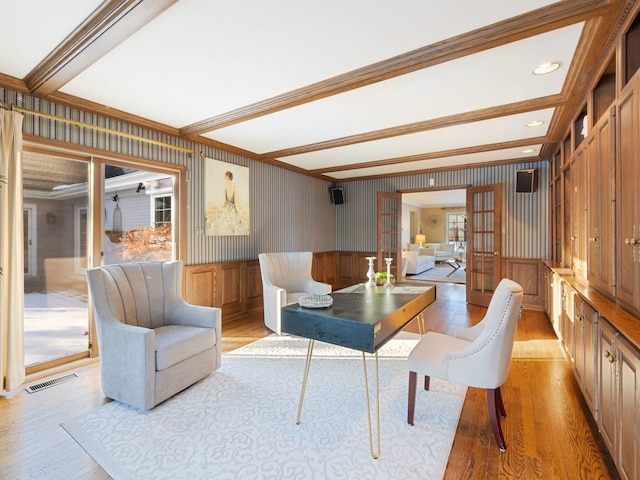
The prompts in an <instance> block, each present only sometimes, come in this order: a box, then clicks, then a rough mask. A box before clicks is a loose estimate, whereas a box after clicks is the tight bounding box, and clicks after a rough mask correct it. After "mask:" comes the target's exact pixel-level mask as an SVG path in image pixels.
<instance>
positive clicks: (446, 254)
mask: <svg viewBox="0 0 640 480" xmlns="http://www.w3.org/2000/svg"><path fill="white" fill-rule="evenodd" d="M422 246H423V247H427V248H431V249H433V254H432V255H433V256H434V257H435V259H436V262H446V261H447V260H449V259H450V258H453V257H454V256H455V254H454V247H455V245H454V244H453V243H423V244H422Z"/></svg>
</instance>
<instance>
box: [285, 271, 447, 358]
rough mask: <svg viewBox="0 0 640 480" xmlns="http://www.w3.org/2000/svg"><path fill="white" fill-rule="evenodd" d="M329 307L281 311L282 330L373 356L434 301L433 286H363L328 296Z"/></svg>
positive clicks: (291, 306) (289, 307)
mask: <svg viewBox="0 0 640 480" xmlns="http://www.w3.org/2000/svg"><path fill="white" fill-rule="evenodd" d="M331 296H332V297H333V305H332V306H331V307H329V308H317V309H315V308H303V307H301V306H300V305H299V304H297V303H295V304H293V305H289V306H286V307H284V308H283V309H282V331H283V332H285V333H289V334H291V335H297V336H299V337H304V338H308V339H310V340H320V341H323V342H326V343H332V344H334V345H340V346H343V347H348V348H353V349H355V350H360V351H362V352H367V353H375V352H376V350H378V349H379V348H380V347H381V346H382V345H384V344H385V343H386V342H387V341H388V340H389V339H391V338H392V337H393V336H394V335H395V334H396V333H398V332H399V331H400V330H402V328H404V327H405V326H406V325H407V324H408V323H409V322H410V321H411V320H413V319H414V318H415V317H417V316H418V315H419V314H420V313H421V312H422V311H423V310H424V309H425V308H427V307H428V306H429V305H431V304H432V303H433V302H434V301H435V299H436V288H435V287H434V286H432V285H421V286H417V285H416V284H415V283H414V284H411V283H404V282H399V283H397V284H396V285H395V286H394V287H392V288H385V287H382V286H380V287H370V288H367V287H365V286H364V284H360V285H355V286H353V287H348V288H345V289H343V290H339V291H337V292H334V293H332V294H331Z"/></svg>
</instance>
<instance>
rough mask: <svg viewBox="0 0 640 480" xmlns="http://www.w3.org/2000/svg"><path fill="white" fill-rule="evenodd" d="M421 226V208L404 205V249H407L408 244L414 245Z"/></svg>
mask: <svg viewBox="0 0 640 480" xmlns="http://www.w3.org/2000/svg"><path fill="white" fill-rule="evenodd" d="M419 225H420V208H419V207H416V206H415V205H411V204H408V203H404V202H403V203H402V234H401V242H400V244H401V245H402V248H406V246H407V243H413V241H414V238H415V235H416V233H418V229H419V228H420V227H419Z"/></svg>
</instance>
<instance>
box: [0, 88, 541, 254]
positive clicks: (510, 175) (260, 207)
mask: <svg viewBox="0 0 640 480" xmlns="http://www.w3.org/2000/svg"><path fill="white" fill-rule="evenodd" d="M0 101H3V102H5V103H10V104H14V105H17V106H19V107H23V108H26V109H29V110H34V111H37V112H46V113H50V114H52V115H56V116H58V117H62V118H68V119H73V120H77V121H81V122H85V123H90V124H92V125H98V126H102V127H105V128H109V129H112V130H117V131H120V132H124V133H128V134H132V135H137V136H140V137H144V138H149V139H152V140H157V141H160V142H164V143H167V144H171V145H175V146H178V147H182V148H187V149H192V150H195V151H198V152H201V155H197V154H195V155H194V154H191V153H188V152H183V151H180V150H175V149H171V148H167V147H161V146H156V145H152V144H149V143H146V142H142V141H139V140H133V139H128V138H124V137H120V136H117V135H113V134H107V133H103V132H99V131H95V130H92V129H89V128H83V127H77V126H73V125H70V124H68V123H66V122H60V121H55V120H49V119H44V118H41V117H38V116H35V115H25V121H24V133H26V134H32V135H35V136H40V137H45V138H49V139H55V140H59V141H63V142H67V143H69V144H70V145H69V147H70V149H72V148H73V145H82V146H86V147H91V148H96V149H100V150H104V151H105V156H108V155H107V154H108V152H115V153H118V154H123V155H131V156H134V157H139V158H143V159H147V160H155V161H158V162H163V163H169V164H174V165H182V166H185V167H186V168H187V258H186V259H185V260H186V263H187V264H201V263H211V262H222V261H233V260H246V259H253V258H257V256H258V254H259V253H260V252H264V251H297V250H310V251H315V252H321V251H332V250H345V251H372V250H375V242H376V192H377V191H396V190H408V189H418V188H425V189H427V187H426V186H427V185H428V179H430V178H434V179H435V185H436V186H437V187H443V186H456V187H457V186H460V185H467V184H470V185H474V186H479V185H486V184H493V183H502V184H503V185H504V194H503V197H504V203H505V205H504V208H503V256H511V257H525V258H546V257H547V256H548V254H549V246H548V238H549V234H548V223H549V219H548V194H549V192H548V185H549V172H548V163H547V162H537V163H533V164H532V163H522V164H517V165H498V166H493V167H482V168H474V169H466V170H455V171H446V172H434V173H428V174H416V175H406V176H399V177H389V178H384V179H372V180H361V181H354V182H344V183H342V186H343V187H344V188H345V198H346V202H345V204H343V205H338V206H334V205H332V204H331V201H330V196H329V193H328V187H329V186H330V185H331V184H330V183H329V182H326V181H322V180H318V179H315V178H312V177H308V176H305V175H301V174H298V173H294V172H291V171H289V170H285V169H282V168H279V167H275V166H272V165H268V164H264V163H261V162H258V161H255V160H252V159H249V158H246V157H243V156H240V155H237V154H234V153H229V152H225V151H222V150H219V149H216V148H212V147H209V146H204V145H200V144H196V143H194V142H190V141H185V140H182V139H179V138H174V137H171V136H169V135H165V134H159V133H157V132H155V131H151V130H149V129H146V128H142V127H138V126H134V125H131V124H128V123H125V122H121V121H117V120H112V119H108V118H105V117H101V116H98V115H95V114H92V113H88V112H82V111H79V110H77V109H73V108H69V107H65V106H61V105H56V104H54V103H52V102H49V101H45V100H41V99H38V98H34V97H31V96H29V95H24V94H21V93H17V92H13V91H11V90H7V89H3V88H0ZM204 157H208V158H214V159H217V160H221V161H224V162H229V163H232V164H236V165H242V166H247V167H249V169H250V187H251V193H250V195H251V199H250V205H251V234H250V235H249V236H225V237H212V236H205V235H204V232H203V205H202V201H201V199H202V198H203V197H202V191H203V186H204V185H203V167H204ZM521 168H538V169H539V176H538V190H537V191H536V192H535V193H533V194H516V193H515V179H516V173H515V172H516V170H518V169H521Z"/></svg>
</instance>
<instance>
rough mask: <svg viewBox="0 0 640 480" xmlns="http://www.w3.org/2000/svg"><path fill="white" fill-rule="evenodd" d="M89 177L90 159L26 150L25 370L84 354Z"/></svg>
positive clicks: (86, 310) (46, 365)
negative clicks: (70, 157) (75, 158)
mask: <svg viewBox="0 0 640 480" xmlns="http://www.w3.org/2000/svg"><path fill="white" fill-rule="evenodd" d="M88 180H89V164H88V163H87V162H85V161H80V160H72V159H69V158H64V157H58V156H53V155H46V154H41V153H33V152H25V153H24V163H23V184H24V189H23V201H24V219H25V224H24V242H25V270H24V305H25V309H24V338H25V365H26V366H27V372H28V373H29V372H31V371H37V370H40V369H43V368H47V367H48V366H50V364H51V362H53V361H56V360H58V359H60V358H63V357H68V356H73V355H81V356H88V349H89V336H88V331H89V328H88V325H89V315H88V309H87V282H86V277H85V269H86V268H87V255H86V246H87V244H88V238H87V225H86V224H87V204H88V201H89V195H88ZM83 209H84V210H83ZM79 211H84V215H79V214H78V212H79Z"/></svg>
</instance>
